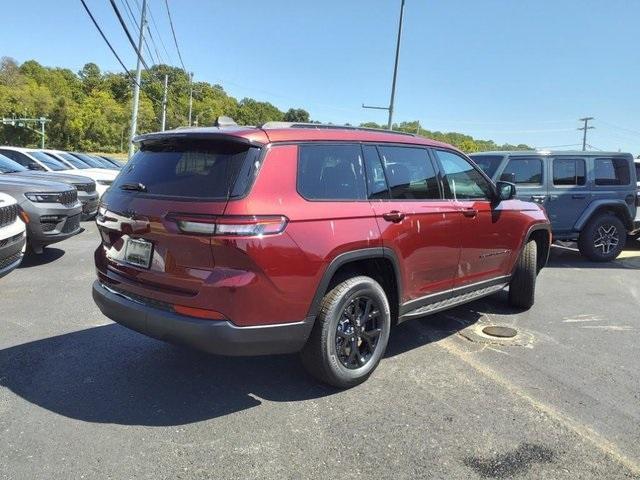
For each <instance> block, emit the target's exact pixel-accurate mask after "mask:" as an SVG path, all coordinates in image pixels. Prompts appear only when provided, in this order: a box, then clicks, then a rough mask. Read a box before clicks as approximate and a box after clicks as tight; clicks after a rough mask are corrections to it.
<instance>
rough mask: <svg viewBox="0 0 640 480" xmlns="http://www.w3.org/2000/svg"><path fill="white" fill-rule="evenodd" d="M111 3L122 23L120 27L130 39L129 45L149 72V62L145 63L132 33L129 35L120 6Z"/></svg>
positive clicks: (113, 2) (113, 0)
mask: <svg viewBox="0 0 640 480" xmlns="http://www.w3.org/2000/svg"><path fill="white" fill-rule="evenodd" d="M110 3H111V6H112V7H113V11H114V12H115V14H116V17H118V21H119V22H120V26H122V29H123V30H124V33H125V34H126V35H127V38H128V39H129V43H130V44H131V46H132V47H133V50H134V51H135V52H136V55H138V58H139V59H140V62H141V63H142V65H143V66H144V68H145V69H146V70H149V66H148V65H147V62H145V60H144V57H143V56H142V53H141V52H140V50H139V49H138V46H137V45H136V42H134V41H133V37H132V36H131V33H129V28H127V24H126V23H125V21H124V19H123V18H122V15H121V14H120V10H119V9H118V6H117V5H116V2H115V0H110Z"/></svg>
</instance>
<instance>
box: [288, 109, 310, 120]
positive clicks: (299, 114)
mask: <svg viewBox="0 0 640 480" xmlns="http://www.w3.org/2000/svg"><path fill="white" fill-rule="evenodd" d="M282 119H283V120H284V121H285V122H296V123H309V120H310V119H309V112H307V111H306V110H304V109H303V108H290V109H289V110H287V113H285V114H284V116H283V117H282Z"/></svg>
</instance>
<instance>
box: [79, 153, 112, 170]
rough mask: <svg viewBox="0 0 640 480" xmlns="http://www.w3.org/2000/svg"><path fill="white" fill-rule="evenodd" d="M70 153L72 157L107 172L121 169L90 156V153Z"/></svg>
mask: <svg viewBox="0 0 640 480" xmlns="http://www.w3.org/2000/svg"><path fill="white" fill-rule="evenodd" d="M70 153H71V155H73V156H75V157H76V158H79V159H80V160H82V161H83V162H85V163H87V164H89V165H91V166H93V167H95V168H102V169H105V170H119V168H116V167H115V166H114V165H111V163H109V162H107V161H106V160H104V159H103V158H100V157H98V156H96V155H90V154H88V153H80V152H70Z"/></svg>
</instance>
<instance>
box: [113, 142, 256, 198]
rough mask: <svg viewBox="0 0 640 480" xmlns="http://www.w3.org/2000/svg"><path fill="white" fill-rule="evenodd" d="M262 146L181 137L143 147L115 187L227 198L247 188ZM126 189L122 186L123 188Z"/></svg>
mask: <svg viewBox="0 0 640 480" xmlns="http://www.w3.org/2000/svg"><path fill="white" fill-rule="evenodd" d="M258 157H259V149H257V148H249V147H247V146H246V145H242V144H236V143H233V142H221V143H218V144H215V143H212V142H198V141H184V140H182V141H178V142H177V143H162V144H158V145H151V146H148V147H143V148H142V150H140V151H139V152H138V153H136V154H135V155H134V156H133V158H132V159H131V160H130V161H129V163H127V165H126V167H124V168H123V169H122V171H121V172H120V175H118V177H117V178H116V180H115V181H114V183H113V185H112V187H111V188H112V189H114V190H116V189H118V188H120V189H123V188H122V187H123V186H125V188H124V189H126V188H127V186H126V184H132V185H138V184H141V185H142V186H143V187H144V192H141V193H138V192H136V194H144V195H157V196H168V197H176V198H181V197H184V198H207V199H216V200H220V199H228V198H234V197H240V196H243V195H245V194H246V193H247V192H248V189H249V188H250V186H251V185H252V183H253V179H254V178H255V175H256V172H257V169H258V166H259V162H258ZM124 189H123V190H124Z"/></svg>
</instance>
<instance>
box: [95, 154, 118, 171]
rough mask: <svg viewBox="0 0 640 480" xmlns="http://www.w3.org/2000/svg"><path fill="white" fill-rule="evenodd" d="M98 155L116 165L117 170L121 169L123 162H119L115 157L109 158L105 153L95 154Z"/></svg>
mask: <svg viewBox="0 0 640 480" xmlns="http://www.w3.org/2000/svg"><path fill="white" fill-rule="evenodd" d="M97 156H98V157H100V158H102V159H103V160H106V161H107V162H109V163H110V164H111V165H113V166H114V167H116V168H117V169H118V170H121V169H122V167H123V165H124V163H122V162H119V161H118V160H116V159H115V158H111V157H109V156H107V155H97Z"/></svg>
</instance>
